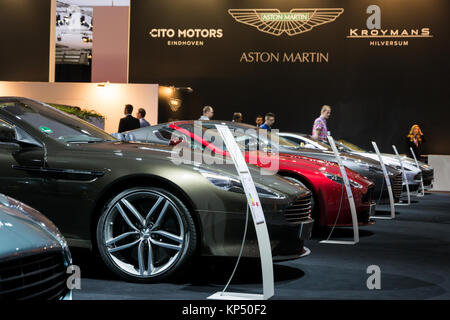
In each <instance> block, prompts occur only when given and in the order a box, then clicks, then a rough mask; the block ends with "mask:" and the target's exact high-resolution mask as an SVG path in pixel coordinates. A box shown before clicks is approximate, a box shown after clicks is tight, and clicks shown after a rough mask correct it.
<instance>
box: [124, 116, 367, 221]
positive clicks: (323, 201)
mask: <svg viewBox="0 0 450 320" xmlns="http://www.w3.org/2000/svg"><path fill="white" fill-rule="evenodd" d="M205 123H207V124H208V126H209V125H214V124H216V123H217V124H226V125H228V126H230V127H231V128H233V127H234V125H233V123H230V122H224V121H220V122H219V121H207V122H203V124H205ZM186 124H187V125H189V126H191V127H192V125H193V124H194V121H178V122H171V123H165V124H160V125H156V126H151V127H145V128H141V129H137V130H132V131H129V132H127V134H128V135H129V136H131V137H132V138H133V139H136V140H137V141H147V142H156V143H162V144H170V143H172V142H171V141H173V140H171V139H170V138H169V137H167V136H166V138H164V137H163V135H161V132H163V131H162V130H161V129H164V130H169V131H170V130H172V131H173V130H176V131H177V132H179V133H181V134H183V135H185V136H187V137H190V138H189V139H190V140H191V141H193V140H195V141H197V142H198V143H200V144H202V145H203V146H205V147H206V148H208V149H209V150H211V151H213V152H214V153H215V154H220V155H227V154H228V153H227V152H226V151H224V150H222V149H221V148H220V147H218V146H216V145H214V143H210V142H208V141H206V140H204V139H203V138H202V137H200V136H197V135H195V134H194V133H193V132H191V131H189V130H187V129H186V126H185V127H183V125H186ZM200 132H201V130H200ZM191 138H192V139H191ZM244 155H245V158H246V161H247V162H249V163H254V164H257V165H258V166H262V167H266V168H267V169H269V168H268V167H267V165H265V164H268V163H270V162H273V161H278V162H279V171H278V173H279V174H281V175H284V176H290V177H293V178H296V179H299V180H300V181H301V182H302V183H304V184H305V185H306V186H307V187H308V188H310V190H312V191H313V192H314V194H315V195H316V198H317V199H316V201H317V202H316V205H318V206H319V215H320V216H319V217H318V218H319V222H320V225H321V226H331V225H334V224H335V223H336V224H337V225H338V226H349V225H351V223H352V220H351V213H350V208H349V204H348V200H347V195H346V192H345V191H343V185H342V184H339V183H337V182H334V181H332V180H330V179H329V178H327V177H326V176H325V175H324V173H330V174H333V175H337V176H340V175H341V174H340V170H339V167H338V166H337V165H336V164H334V163H332V162H328V161H323V160H318V159H312V158H309V157H305V156H301V155H294V154H292V155H289V154H279V155H276V154H270V153H263V152H258V151H250V152H245V153H244ZM347 175H348V177H349V179H351V180H353V181H356V182H357V183H359V184H360V185H361V188H352V192H353V194H354V199H355V203H356V207H357V213H358V221H360V223H361V224H365V223H368V221H369V207H370V205H371V204H372V203H373V201H372V198H371V197H370V196H368V197H365V195H366V194H367V193H368V190H369V188H373V183H372V182H371V181H369V180H367V179H365V178H364V177H362V176H361V175H359V174H358V173H356V172H353V171H351V170H348V169H347ZM341 199H342V201H341ZM340 207H341V209H340V210H339V208H340Z"/></svg>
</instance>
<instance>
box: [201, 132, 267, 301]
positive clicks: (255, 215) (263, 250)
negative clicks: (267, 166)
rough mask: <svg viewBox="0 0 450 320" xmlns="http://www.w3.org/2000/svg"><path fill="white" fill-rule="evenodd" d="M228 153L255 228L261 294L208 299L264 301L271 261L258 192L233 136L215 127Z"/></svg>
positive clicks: (221, 295)
mask: <svg viewBox="0 0 450 320" xmlns="http://www.w3.org/2000/svg"><path fill="white" fill-rule="evenodd" d="M216 128H217V130H218V131H219V133H220V135H221V137H222V139H223V141H224V143H225V146H226V147H227V150H228V152H229V153H230V155H231V158H232V159H233V163H234V165H235V167H236V169H237V171H238V173H239V177H240V179H241V181H242V186H243V188H244V191H245V195H246V197H247V202H248V206H249V207H250V212H251V216H252V220H253V224H254V226H255V231H256V237H257V240H258V247H259V254H260V258H261V269H262V281H263V294H250V293H237V292H224V291H219V292H216V293H215V294H213V295H211V296H209V297H208V299H217V300H266V299H269V298H270V297H272V296H273V295H274V278H273V260H272V249H271V246H270V239H269V232H268V231H267V225H266V222H265V218H264V212H263V210H262V207H261V202H260V201H259V196H258V192H257V191H256V187H255V184H254V182H253V179H252V176H251V175H250V171H249V169H248V166H247V163H246V162H245V159H244V156H243V155H242V153H241V150H240V149H239V147H238V145H237V143H236V141H235V140H234V137H233V134H232V133H231V131H230V129H229V128H228V127H227V126H225V125H216Z"/></svg>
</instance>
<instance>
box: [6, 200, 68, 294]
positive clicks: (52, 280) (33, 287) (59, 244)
mask: <svg viewBox="0 0 450 320" xmlns="http://www.w3.org/2000/svg"><path fill="white" fill-rule="evenodd" d="M71 264H72V258H71V255H70V251H69V248H68V247H67V243H66V241H65V240H64V237H63V236H62V235H61V233H60V232H59V230H58V229H57V228H56V226H55V225H54V224H53V223H52V222H51V221H49V220H48V219H47V218H45V217H44V216H43V215H41V214H40V213H39V212H37V211H36V210H34V209H32V208H30V207H28V206H26V205H25V204H23V203H20V202H19V201H16V200H14V199H11V198H9V197H6V196H4V195H3V194H0V301H2V300H29V299H34V300H36V299H39V300H43V299H45V300H47V299H48V300H61V299H70V298H71V291H70V290H69V289H68V287H67V284H66V282H67V278H68V276H69V274H68V273H67V272H66V271H67V267H68V266H69V265H71Z"/></svg>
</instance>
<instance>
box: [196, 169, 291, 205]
mask: <svg viewBox="0 0 450 320" xmlns="http://www.w3.org/2000/svg"><path fill="white" fill-rule="evenodd" d="M199 172H200V173H201V174H202V176H203V177H205V178H206V179H207V180H208V181H209V182H211V183H212V184H213V185H214V186H215V187H217V188H219V189H222V190H225V191H230V192H236V193H242V194H244V193H245V191H244V187H243V186H242V183H241V181H240V180H239V179H237V178H236V177H232V176H227V175H222V174H217V173H214V172H210V171H206V170H203V169H202V170H199ZM255 188H256V191H257V192H258V195H259V196H260V197H261V198H275V199H284V198H285V196H284V195H281V194H279V193H278V192H276V191H274V190H271V189H269V188H267V187H264V186H262V185H260V184H257V183H255Z"/></svg>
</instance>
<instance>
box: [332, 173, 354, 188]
mask: <svg viewBox="0 0 450 320" xmlns="http://www.w3.org/2000/svg"><path fill="white" fill-rule="evenodd" d="M324 175H325V177H327V178H328V179H330V180H333V181H334V182H337V183H339V184H344V178H342V177H341V176H337V175H334V174H331V173H324ZM348 181H349V182H350V186H352V187H353V188H362V185H360V184H359V183H358V182H356V181H354V180H352V179H348Z"/></svg>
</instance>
